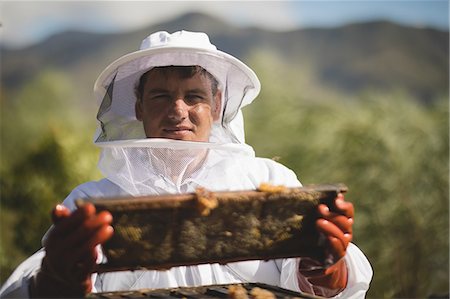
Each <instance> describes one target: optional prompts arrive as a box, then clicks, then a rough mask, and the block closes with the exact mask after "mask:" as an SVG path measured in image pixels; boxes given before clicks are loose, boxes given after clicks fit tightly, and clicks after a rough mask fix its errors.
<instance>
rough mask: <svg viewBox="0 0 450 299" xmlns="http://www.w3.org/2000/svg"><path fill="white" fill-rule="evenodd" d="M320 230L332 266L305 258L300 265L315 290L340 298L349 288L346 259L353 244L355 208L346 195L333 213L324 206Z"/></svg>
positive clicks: (320, 207)
mask: <svg viewBox="0 0 450 299" xmlns="http://www.w3.org/2000/svg"><path fill="white" fill-rule="evenodd" d="M318 212H319V219H317V221H316V227H317V229H318V231H319V232H321V233H323V235H324V236H325V238H326V240H327V241H326V246H327V247H326V254H327V257H328V259H329V260H330V261H331V263H332V265H331V266H329V267H327V268H325V267H323V265H321V264H320V263H319V262H316V261H314V260H312V259H309V258H305V259H302V260H301V262H300V266H299V270H300V273H301V274H302V275H303V276H304V277H306V278H307V280H308V281H309V282H310V283H311V284H312V285H313V286H319V287H322V288H326V289H328V291H327V295H330V294H332V295H336V294H338V293H339V292H341V291H342V290H343V289H344V288H345V287H346V285H347V266H346V263H345V260H344V259H343V257H344V256H345V253H346V251H347V246H348V244H349V243H350V242H351V241H352V227H353V217H354V208H353V204H352V203H350V202H346V201H345V200H344V195H343V194H338V196H337V197H336V199H335V209H334V210H333V212H331V211H330V209H329V208H328V207H327V206H326V205H324V204H321V205H319V207H318Z"/></svg>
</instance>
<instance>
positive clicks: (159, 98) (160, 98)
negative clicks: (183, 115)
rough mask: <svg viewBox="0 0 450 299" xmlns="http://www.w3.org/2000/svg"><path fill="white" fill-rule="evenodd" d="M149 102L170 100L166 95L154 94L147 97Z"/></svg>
mask: <svg viewBox="0 0 450 299" xmlns="http://www.w3.org/2000/svg"><path fill="white" fill-rule="evenodd" d="M149 99H150V100H151V101H165V100H170V96H169V95H167V94H156V95H152V96H151V97H149Z"/></svg>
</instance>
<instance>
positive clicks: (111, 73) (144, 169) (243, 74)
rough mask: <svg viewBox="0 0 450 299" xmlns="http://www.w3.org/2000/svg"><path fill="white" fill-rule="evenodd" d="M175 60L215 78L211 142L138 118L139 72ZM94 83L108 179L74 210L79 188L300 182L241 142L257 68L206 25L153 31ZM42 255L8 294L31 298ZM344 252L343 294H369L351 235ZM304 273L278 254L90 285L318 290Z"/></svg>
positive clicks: (367, 272) (178, 189)
mask: <svg viewBox="0 0 450 299" xmlns="http://www.w3.org/2000/svg"><path fill="white" fill-rule="evenodd" d="M171 65H177V66H188V65H189V66H190V65H199V66H201V67H203V68H204V69H206V70H207V71H208V72H209V73H211V74H212V75H213V76H214V77H215V78H216V79H217V80H218V82H219V89H220V90H221V91H222V99H221V114H220V117H219V120H218V121H216V122H215V123H214V125H213V128H212V131H211V135H210V138H209V142H187V141H177V140H169V139H154V138H146V136H145V133H144V130H143V126H142V123H141V122H140V121H138V120H137V119H136V116H135V102H136V97H135V94H134V88H135V86H136V84H137V82H138V80H139V78H140V77H141V75H142V74H144V73H145V72H147V71H148V70H150V69H152V68H154V67H159V66H171ZM94 89H95V92H96V95H97V98H98V100H99V102H100V108H99V112H98V114H97V119H98V121H99V128H98V130H97V132H96V135H95V137H94V142H95V143H96V144H97V145H98V146H100V147H101V149H102V151H101V156H100V160H99V168H100V170H101V171H102V173H103V175H104V176H105V179H103V180H100V181H98V182H88V183H85V184H83V185H80V186H78V187H77V188H76V189H75V190H74V191H73V192H72V193H71V194H70V195H69V196H68V197H67V198H66V200H65V201H64V204H65V205H66V206H68V207H69V208H71V209H74V208H75V205H74V201H75V199H77V198H80V197H81V198H85V197H108V196H121V195H133V196H137V195H146V194H163V193H183V192H193V191H195V189H196V188H197V187H199V186H202V187H205V188H207V189H209V190H212V191H225V190H249V189H255V188H257V187H258V186H259V184H260V183H263V182H268V183H272V184H276V185H285V186H288V187H297V186H301V185H300V182H299V181H298V179H297V177H296V175H295V174H294V173H293V172H292V171H291V170H290V169H288V168H286V167H285V166H283V165H281V164H279V163H276V162H274V161H272V160H269V159H263V158H256V157H255V155H254V151H253V149H252V148H251V147H250V146H248V145H246V144H245V139H244V124H243V118H242V112H241V108H242V107H243V106H245V105H247V104H249V103H251V102H252V101H253V99H254V98H255V97H256V96H257V94H258V93H259V90H260V83H259V81H258V78H257V77H256V75H255V74H254V73H253V71H252V70H251V69H249V68H248V67H247V66H246V65H245V64H243V63H242V62H240V61H239V60H237V59H236V58H234V57H232V56H230V55H228V54H226V53H224V52H221V51H219V50H217V49H216V47H215V46H214V45H212V44H211V43H210V42H209V39H208V37H207V35H206V34H204V33H193V32H187V31H181V32H175V33H173V34H169V33H167V32H157V33H154V34H152V35H150V36H149V37H147V38H146V39H145V40H144V41H143V42H142V45H141V49H140V50H139V51H137V52H133V53H131V54H128V55H125V56H123V57H121V58H119V59H118V60H116V61H115V62H113V63H112V64H111V65H109V66H108V67H107V68H106V69H105V71H104V72H103V73H102V74H101V75H100V76H99V78H98V80H97V81H96V83H95V87H94ZM43 255H44V250H41V251H39V252H38V253H36V254H35V255H33V256H32V257H30V258H29V259H28V260H26V261H25V262H24V263H23V264H22V265H21V266H19V267H18V268H17V269H16V271H15V272H14V273H13V275H12V276H11V277H10V279H9V280H8V281H7V282H6V283H5V284H4V285H3V287H2V290H1V294H2V296H8V297H27V296H28V291H27V287H28V281H29V279H30V277H31V276H32V275H33V274H34V273H35V272H36V271H37V270H38V269H39V267H40V261H41V259H42V257H43ZM345 259H346V262H347V267H348V273H349V277H348V285H347V288H346V289H345V290H344V291H343V292H342V293H340V294H339V295H338V296H337V297H340V298H363V297H364V296H365V293H366V291H367V289H368V287H369V283H370V280H371V277H372V270H371V267H370V265H369V263H368V261H367V259H366V258H365V256H364V255H363V253H362V252H361V251H360V250H359V249H358V248H357V247H356V246H355V245H353V244H350V246H349V247H348V250H347V255H346V257H345ZM298 275H299V274H298V259H280V260H272V261H265V262H264V261H247V262H238V263H230V264H227V265H219V264H207V265H199V266H188V267H175V268H172V269H170V270H167V271H134V272H128V271H122V272H112V273H105V274H100V275H97V274H94V275H93V277H92V278H93V280H94V288H95V290H94V291H114V290H130V289H140V288H168V287H178V286H195V285H208V284H224V283H237V282H262V283H268V284H272V285H277V286H281V287H285V288H288V289H292V290H297V291H299V290H300V289H299V283H300V284H301V285H302V288H303V290H305V288H309V291H310V292H314V288H313V287H312V286H311V285H310V284H309V283H308V282H307V281H305V280H302V279H301V277H299V276H298ZM316 290H317V289H316Z"/></svg>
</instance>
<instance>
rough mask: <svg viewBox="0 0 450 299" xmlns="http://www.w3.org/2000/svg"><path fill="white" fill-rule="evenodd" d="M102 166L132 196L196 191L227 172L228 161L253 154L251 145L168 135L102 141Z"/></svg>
mask: <svg viewBox="0 0 450 299" xmlns="http://www.w3.org/2000/svg"><path fill="white" fill-rule="evenodd" d="M101 147H102V152H101V155H100V160H99V169H100V171H101V172H102V174H103V175H104V176H105V177H106V178H108V179H109V180H110V181H112V182H113V183H115V184H116V185H118V186H119V187H121V188H122V189H123V190H124V191H125V192H126V193H128V194H130V195H132V196H140V195H149V194H167V193H171V194H174V193H186V192H195V189H196V188H197V187H206V188H208V189H217V188H215V187H214V184H215V183H216V182H215V181H217V180H218V179H220V178H224V177H225V176H226V175H227V174H226V173H221V172H222V171H224V169H225V167H224V166H225V165H230V164H233V163H236V161H237V159H239V158H240V157H248V156H253V155H254V152H253V150H252V149H251V147H249V146H246V145H237V144H221V145H219V144H212V143H201V142H187V141H177V140H168V139H146V140H136V141H134V142H133V141H128V142H111V143H104V144H103V145H101Z"/></svg>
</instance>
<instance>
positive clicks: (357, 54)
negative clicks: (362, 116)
mask: <svg viewBox="0 0 450 299" xmlns="http://www.w3.org/2000/svg"><path fill="white" fill-rule="evenodd" d="M180 29H186V30H192V31H205V32H207V33H208V35H209V36H210V38H211V40H212V42H213V43H214V44H216V46H217V47H218V48H219V49H221V50H223V51H225V52H228V53H230V54H232V55H234V56H236V57H239V58H241V59H242V60H244V61H246V58H248V57H250V56H251V54H252V53H253V52H254V51H255V50H257V49H265V50H267V51H270V52H271V53H275V55H277V57H279V59H281V60H282V61H283V62H284V63H283V65H287V66H289V67H292V68H293V69H297V70H298V71H299V72H301V71H302V66H304V65H308V66H310V67H311V68H312V69H313V70H314V74H315V76H316V77H317V78H316V79H317V80H318V81H319V82H320V84H321V85H322V86H323V87H324V88H333V89H336V90H339V91H342V92H344V93H346V94H349V95H355V94H358V93H360V92H362V91H364V90H366V89H368V88H372V89H373V88H376V89H381V90H390V89H403V90H406V91H408V92H409V93H411V94H412V95H413V96H414V97H415V98H417V99H418V100H419V101H422V102H428V101H432V100H434V99H435V98H436V96H439V95H448V82H449V57H448V54H449V33H448V32H445V31H439V30H435V29H426V28H413V27H406V26H401V25H398V24H395V23H390V22H385V21H379V22H368V23H358V24H350V25H346V26H342V27H338V28H326V29H324V28H306V29H299V30H295V31H289V32H273V31H267V30H263V29H259V28H241V27H236V26H233V25H231V24H228V23H225V22H224V21H222V20H220V19H217V18H214V17H211V16H208V15H204V14H199V13H190V14H186V15H183V16H181V17H178V18H175V19H173V20H169V21H167V22H164V23H161V24H157V25H154V26H150V27H147V28H143V29H141V30H137V31H133V32H121V33H115V34H96V33H86V32H73V31H70V32H63V33H60V34H57V35H54V36H52V37H50V38H48V39H47V40H44V41H43V42H41V43H39V44H35V45H33V46H30V47H27V48H23V49H15V50H12V49H7V48H4V47H3V48H1V59H2V65H1V76H2V85H3V86H2V88H3V90H4V91H5V92H6V93H8V94H9V93H14V91H16V90H18V89H19V88H20V87H21V86H22V85H23V84H25V83H26V82H28V81H30V80H32V79H33V78H34V77H35V76H36V75H37V74H39V72H40V71H42V70H46V69H52V70H59V71H62V72H64V73H67V74H68V75H70V76H71V77H72V78H74V80H79V81H80V82H79V83H78V82H77V84H83V86H86V88H87V90H90V89H91V87H92V84H93V82H94V80H95V78H96V77H97V75H98V74H99V72H100V71H101V70H103V68H104V67H105V66H106V65H107V64H109V63H110V62H111V61H113V60H114V59H116V58H118V57H120V56H122V55H123V54H124V53H128V52H129V51H133V50H135V49H136V48H137V46H138V45H139V43H140V41H141V40H142V39H143V38H144V37H145V36H147V35H148V34H149V33H151V32H154V31H157V30H166V31H169V32H173V31H176V30H180Z"/></svg>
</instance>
